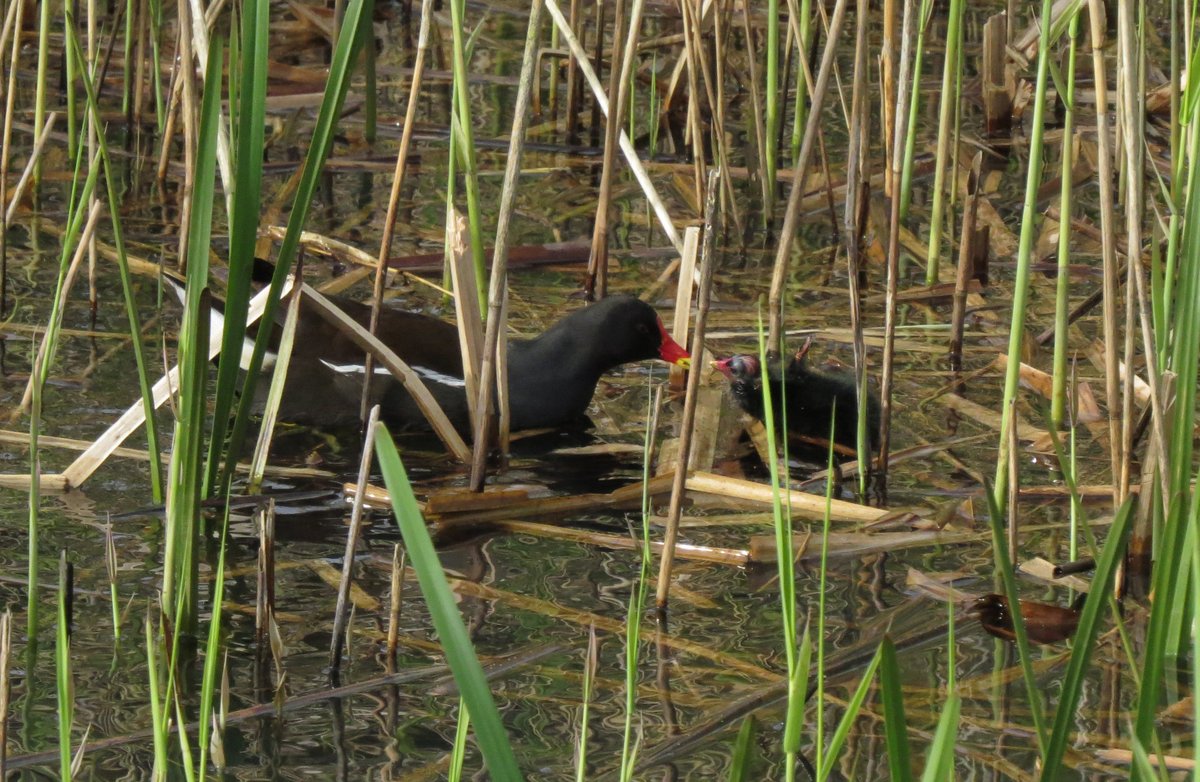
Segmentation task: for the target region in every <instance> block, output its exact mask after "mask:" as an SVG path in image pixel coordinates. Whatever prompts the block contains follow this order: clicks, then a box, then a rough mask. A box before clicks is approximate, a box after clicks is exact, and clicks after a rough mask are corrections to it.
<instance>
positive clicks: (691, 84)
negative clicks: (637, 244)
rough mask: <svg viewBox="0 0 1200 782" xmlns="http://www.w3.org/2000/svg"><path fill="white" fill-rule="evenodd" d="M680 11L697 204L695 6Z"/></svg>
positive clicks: (700, 168) (700, 169) (699, 135)
mask: <svg viewBox="0 0 1200 782" xmlns="http://www.w3.org/2000/svg"><path fill="white" fill-rule="evenodd" d="M681 6H682V7H681V8H680V11H681V12H682V21H683V62H684V69H685V71H686V72H687V81H688V96H687V101H688V102H687V126H688V134H687V135H688V136H689V137H690V139H691V142H692V186H693V187H694V188H695V191H696V203H697V204H699V203H701V202H703V201H704V190H703V186H704V156H705V153H704V129H703V127H702V124H701V120H700V111H701V105H700V76H699V73H698V71H699V67H698V61H699V60H698V57H697V54H696V43H695V37H694V36H693V35H692V32H691V31H692V29H693V28H694V27H695V25H696V21H695V19H694V18H693V15H692V14H693V11H694V4H693V3H690V2H684V3H682V4H681Z"/></svg>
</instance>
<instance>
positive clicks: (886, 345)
mask: <svg viewBox="0 0 1200 782" xmlns="http://www.w3.org/2000/svg"><path fill="white" fill-rule="evenodd" d="M914 6H915V2H914V0H904V29H903V32H902V34H901V37H900V41H901V43H900V74H899V79H898V81H899V84H898V86H897V90H898V91H899V94H898V95H897V97H896V105H897V106H907V105H908V90H909V88H910V87H911V86H912V79H911V78H909V72H908V71H909V66H910V65H911V60H912V57H911V48H912V47H911V43H910V42H911V40H912V28H913V16H914ZM907 124H908V115H907V113H905V112H899V113H898V114H897V115H896V127H895V135H894V139H893V144H892V157H891V161H890V166H891V170H892V178H893V180H899V178H900V169H901V167H902V166H903V164H904V135H905V133H906V130H905V126H906V125H907ZM896 195H897V194H896V193H895V191H893V193H892V200H891V222H890V227H889V234H888V255H887V295H886V304H885V308H886V313H885V315H884V324H883V362H882V367H881V368H880V373H881V379H880V387H879V397H880V400H879V401H880V408H879V461H878V462H876V465H877V467H878V470H879V473H878V474H879V480H880V485H881V486H886V485H887V460H888V451H889V450H890V447H891V439H892V374H893V362H894V359H895V355H896V290H897V287H898V286H899V281H900V280H899V278H900V199H899V198H897V197H896Z"/></svg>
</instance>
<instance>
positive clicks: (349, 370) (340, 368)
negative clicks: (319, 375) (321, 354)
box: [321, 359, 391, 375]
mask: <svg viewBox="0 0 1200 782" xmlns="http://www.w3.org/2000/svg"><path fill="white" fill-rule="evenodd" d="M321 363H322V364H324V365H325V366H327V367H329V368H330V369H332V370H333V371H334V372H337V373H338V374H339V375H361V374H363V372H364V371H366V367H365V366H363V365H362V364H334V363H333V362H331V361H326V360H325V359H321ZM372 374H375V375H390V374H391V372H388V370H387V367H375V368H374V371H373V373H372Z"/></svg>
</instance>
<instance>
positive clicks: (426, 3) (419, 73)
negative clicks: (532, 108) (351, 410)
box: [358, 0, 433, 420]
mask: <svg viewBox="0 0 1200 782" xmlns="http://www.w3.org/2000/svg"><path fill="white" fill-rule="evenodd" d="M432 5H433V0H421V27H420V31H419V32H418V33H417V57H416V62H414V63H413V73H412V83H411V84H410V85H409V88H408V105H407V107H406V108H405V110H404V131H403V132H402V133H401V134H400V149H399V151H397V153H396V169H395V171H393V172H392V190H391V192H390V193H389V195H388V207H387V217H386V218H384V221H383V237H382V238H381V239H380V240H379V261H378V264H377V265H376V267H375V278H374V284H373V286H372V288H371V320H370V322H369V324H368V326H367V331H369V332H370V333H371V334H372V335H374V334H375V330H376V329H377V328H378V327H379V308H380V307H381V306H382V304H383V287H384V284H385V283H386V282H387V261H388V258H389V257H391V254H392V235H393V234H394V233H395V230H396V211H397V209H398V207H399V204H400V189H401V187H402V186H403V185H404V174H405V173H406V171H407V169H408V152H409V149H411V148H412V136H413V126H414V124H415V123H416V118H417V97H418V96H419V95H420V94H421V81H422V78H423V76H424V74H425V55H426V53H427V52H428V51H429V25H430V17H431V16H432V14H431V11H432ZM374 371H375V357H374V356H371V355H367V357H366V361H365V368H364V370H363V392H362V400H361V402H360V403H359V416H358V417H359V418H360V419H361V420H365V419H366V417H367V405H368V399H369V398H370V391H369V389H370V387H371V384H370V382H369V380H370V378H371V377H373V376H374V375H373V374H372V373H373V372H374Z"/></svg>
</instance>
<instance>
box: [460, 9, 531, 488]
mask: <svg viewBox="0 0 1200 782" xmlns="http://www.w3.org/2000/svg"><path fill="white" fill-rule="evenodd" d="M541 22H542V3H541V0H534V2H533V4H532V6H530V9H529V28H528V30H527V31H526V34H525V52H524V54H523V55H522V57H521V77H520V81H519V82H518V84H517V101H516V105H515V106H514V107H513V127H512V133H511V134H510V135H509V138H508V157H507V158H506V160H505V164H504V184H503V185H502V186H501V189H500V211H499V214H498V215H497V217H496V241H495V243H494V245H493V248H492V276H491V279H490V280H489V281H488V314H487V322H486V329H485V331H484V336H483V351H482V352H483V356H482V358H483V361H482V364H481V366H480V370H479V388H478V391H477V393H478V395H479V396H478V397H477V399H476V404H475V411H476V417H475V432H474V443H473V444H472V445H473V450H472V452H471V490H472V491H477V492H478V491H483V480H484V477H485V474H486V469H485V468H486V466H487V454H488V448H489V441H490V437H489V435H490V434H491V431H492V414H493V412H494V408H493V403H492V400H493V389H496V396H498V397H499V401H500V445H501V451H502V452H503V453H504V454H507V453H508V429H509V412H508V360H507V359H508V350H507V342H506V341H505V340H504V336H505V321H506V320H507V318H506V310H507V308H506V306H505V302H506V301H507V299H508V241H509V239H508V233H509V227H510V226H511V225H512V215H513V210H514V209H515V208H516V203H517V180H518V179H519V178H520V175H521V157H522V153H523V152H524V149H525V132H526V130H527V129H528V127H529V106H530V103H531V102H532V95H533V89H532V85H533V77H534V66H535V64H536V62H537V49H538V38H539V37H540V34H541V27H542V24H541Z"/></svg>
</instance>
